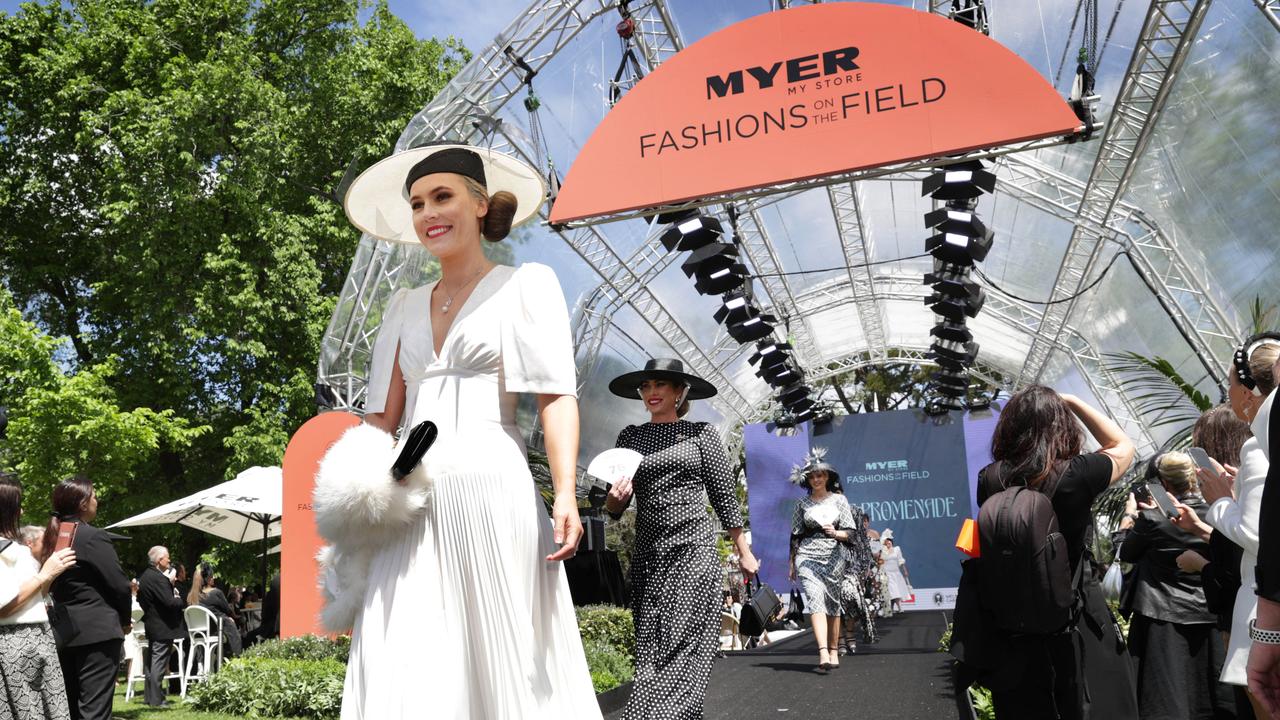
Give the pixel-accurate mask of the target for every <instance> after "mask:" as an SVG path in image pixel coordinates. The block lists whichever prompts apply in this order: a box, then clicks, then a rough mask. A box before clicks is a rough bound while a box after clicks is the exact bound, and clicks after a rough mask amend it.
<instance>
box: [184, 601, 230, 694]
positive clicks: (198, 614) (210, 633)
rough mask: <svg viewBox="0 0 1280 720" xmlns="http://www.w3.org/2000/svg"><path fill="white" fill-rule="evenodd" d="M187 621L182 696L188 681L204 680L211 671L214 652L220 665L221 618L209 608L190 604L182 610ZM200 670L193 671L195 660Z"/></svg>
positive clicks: (219, 665) (185, 692)
mask: <svg viewBox="0 0 1280 720" xmlns="http://www.w3.org/2000/svg"><path fill="white" fill-rule="evenodd" d="M182 615H183V617H184V618H185V619H186V621H187V663H186V666H185V670H184V671H183V677H182V696H183V697H186V696H187V686H188V685H189V684H190V683H193V682H196V681H199V680H205V679H207V678H208V677H209V675H210V674H211V673H212V672H213V667H214V659H215V653H216V658H217V665H218V667H221V666H222V618H220V617H218V616H217V615H215V614H213V613H212V612H210V611H209V610H207V609H205V608H203V607H201V606H199V605H191V606H189V607H187V609H186V610H183V611H182ZM197 659H200V660H201V661H202V662H201V663H200V670H199V672H198V673H196V672H194V668H193V667H192V666H193V665H195V663H196V660H197Z"/></svg>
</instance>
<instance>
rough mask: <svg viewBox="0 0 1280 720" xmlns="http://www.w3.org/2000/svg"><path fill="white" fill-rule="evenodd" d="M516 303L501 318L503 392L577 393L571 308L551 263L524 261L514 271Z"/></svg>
mask: <svg viewBox="0 0 1280 720" xmlns="http://www.w3.org/2000/svg"><path fill="white" fill-rule="evenodd" d="M514 280H515V284H516V287H515V290H516V296H515V298H513V300H512V302H513V303H514V306H513V307H511V308H509V309H508V310H509V311H508V312H506V313H504V314H503V318H502V373H503V379H504V381H505V383H506V390H507V392H517V393H533V394H541V395H573V396H575V397H576V396H577V394H578V376H577V368H576V367H575V366H574V362H573V338H572V336H571V334H570V332H569V311H568V308H567V307H566V306H565V301H564V292H563V291H562V290H561V289H560V281H559V280H557V279H556V275H555V273H554V272H553V271H552V270H551V268H549V267H547V266H546V265H542V264H539V263H526V264H524V265H522V266H520V268H519V269H518V270H516V273H515V278H514Z"/></svg>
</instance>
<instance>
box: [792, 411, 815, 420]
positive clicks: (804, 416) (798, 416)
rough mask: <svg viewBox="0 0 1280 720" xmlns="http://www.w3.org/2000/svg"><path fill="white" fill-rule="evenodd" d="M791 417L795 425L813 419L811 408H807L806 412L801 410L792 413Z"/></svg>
mask: <svg viewBox="0 0 1280 720" xmlns="http://www.w3.org/2000/svg"><path fill="white" fill-rule="evenodd" d="M791 417H792V418H794V419H795V421H796V422H797V423H802V422H804V421H806V420H812V419H813V408H809V409H808V410H801V411H800V412H798V413H794V414H792V416H791Z"/></svg>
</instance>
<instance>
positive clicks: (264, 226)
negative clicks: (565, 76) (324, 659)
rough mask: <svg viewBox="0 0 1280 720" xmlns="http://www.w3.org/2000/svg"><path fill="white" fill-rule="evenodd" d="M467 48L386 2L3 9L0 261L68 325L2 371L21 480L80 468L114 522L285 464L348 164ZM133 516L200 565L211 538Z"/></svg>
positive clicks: (331, 264)
mask: <svg viewBox="0 0 1280 720" xmlns="http://www.w3.org/2000/svg"><path fill="white" fill-rule="evenodd" d="M362 14H363V16H364V17H366V18H367V19H366V20H364V21H361V20H360V17H361V15H362ZM466 59H468V54H467V53H466V51H465V49H463V48H462V47H461V46H460V45H459V44H458V43H457V42H456V41H453V40H446V41H444V42H437V41H435V40H426V41H423V40H419V39H417V38H416V37H415V36H414V34H413V32H412V31H410V30H409V28H408V27H406V26H405V25H404V24H403V23H402V22H401V21H399V20H398V19H396V18H395V17H394V16H393V15H392V14H391V13H390V11H389V10H388V8H387V6H386V3H385V1H384V2H376V3H374V4H373V5H372V6H370V5H369V4H368V3H366V2H364V1H363V0H257V1H255V2H250V1H249V0H157V1H156V2H148V3H138V2H131V1H129V0H68V1H67V2H59V1H55V0H44V1H43V2H30V3H26V4H23V5H22V6H21V8H20V9H19V10H18V12H16V13H14V14H12V15H3V16H0V283H2V284H3V286H4V287H5V288H7V289H8V290H9V291H10V292H11V293H12V295H13V297H14V299H15V301H14V303H13V305H10V306H6V308H9V307H13V306H16V308H17V309H18V310H20V311H21V314H22V316H25V318H27V319H28V320H31V321H34V323H35V325H36V326H37V327H39V328H40V329H41V331H42V332H43V333H45V335H46V336H53V337H62V338H65V342H62V341H54V340H48V339H47V337H46V339H45V340H30V341H26V342H25V344H21V345H20V346H19V347H16V348H13V349H10V348H9V347H8V346H9V345H10V343H9V342H8V341H6V343H5V345H6V348H5V350H3V351H0V358H3V361H4V362H6V363H8V364H9V365H12V366H13V367H12V368H10V367H6V368H5V369H6V370H7V371H9V372H7V373H6V376H7V377H9V378H16V380H13V379H11V380H10V381H9V382H8V383H7V384H5V385H0V393H2V395H0V404H7V405H8V406H10V408H11V409H10V418H11V432H10V438H9V440H8V442H7V443H5V445H4V446H3V447H2V448H0V453H2V454H0V462H3V463H4V464H5V465H6V466H8V467H18V468H19V469H20V470H21V471H22V472H23V477H24V481H25V482H26V483H28V485H29V487H31V490H29V491H28V496H29V497H32V498H36V497H47V492H43V491H42V490H43V489H47V488H48V487H49V486H50V485H52V483H53V482H55V481H56V480H57V479H59V478H60V477H61V476H62V475H65V474H67V473H68V472H69V471H71V470H78V471H83V472H86V473H88V474H90V475H91V476H92V477H93V478H94V479H95V480H96V481H97V482H98V483H99V485H100V486H101V487H102V488H103V489H104V490H105V492H104V493H103V495H104V500H106V501H107V502H104V503H103V505H102V508H101V511H100V514H101V517H102V520H103V521H104V524H107V523H110V522H111V521H113V520H116V519H119V518H121V517H125V516H126V515H128V514H132V513H135V512H139V511H141V510H144V509H148V508H149V507H152V506H154V505H157V504H159V503H161V502H164V501H168V500H171V499H173V498H176V497H180V496H182V495H185V494H189V493H191V492H194V491H196V490H198V489H202V488H206V487H209V486H211V485H214V484H216V483H217V482H220V481H222V480H225V479H228V478H230V477H233V476H234V475H235V474H237V473H238V472H239V471H241V470H243V469H245V468H246V467H248V466H251V465H275V464H279V462H280V460H281V457H282V455H283V451H284V446H285V443H286V441H287V439H288V437H289V435H290V434H291V432H292V431H293V429H294V428H296V427H298V426H299V425H300V424H301V423H302V422H304V421H305V420H306V419H307V418H308V417H310V416H311V415H312V414H313V413H314V403H313V388H312V383H313V381H314V368H315V363H316V358H317V357H318V354H319V341H320V338H321V336H322V334H323V331H324V328H325V325H326V324H327V321H328V319H329V317H330V315H331V312H332V310H333V307H334V302H335V301H334V298H335V297H336V295H337V293H338V292H339V290H340V288H341V284H342V282H343V278H344V277H345V273H346V270H347V266H348V265H349V263H350V258H351V254H352V251H353V249H354V248H355V245H356V241H357V238H358V234H357V232H356V231H355V230H354V229H352V228H351V226H350V225H349V224H348V223H347V222H346V220H345V218H344V216H343V212H342V209H341V207H340V205H339V203H338V202H337V201H336V199H335V197H336V192H337V190H338V188H339V186H340V184H341V180H342V178H343V177H344V175H345V174H346V173H347V171H348V170H349V169H350V170H351V171H352V172H355V171H357V170H359V169H361V168H362V167H365V166H367V165H369V164H371V162H372V161H374V160H375V159H377V158H378V157H380V156H382V155H385V154H386V153H387V152H389V151H390V150H391V149H392V147H393V143H394V141H395V139H396V137H397V136H398V134H399V133H400V131H401V130H402V129H403V128H404V126H405V125H406V124H407V122H408V120H409V119H410V118H411V117H412V116H413V114H414V113H415V112H416V111H417V110H418V109H420V108H421V107H422V106H423V104H424V103H426V102H428V101H429V100H430V99H431V97H432V96H434V94H435V93H436V92H437V91H438V90H439V89H440V88H441V87H443V86H444V84H445V83H446V82H448V80H449V78H451V77H452V76H453V74H454V73H456V72H457V70H458V69H459V68H460V67H461V65H462V63H463V62H465V60H466ZM4 313H5V315H6V320H5V322H6V323H7V325H6V329H7V331H8V330H9V329H10V328H9V326H10V325H12V323H13V322H14V320H13V319H12V315H11V313H10V311H9V310H8V309H5V310H4ZM10 334H12V333H10ZM8 337H9V335H6V340H7V338H8ZM32 388H35V389H32ZM23 398H25V400H24V399H23ZM113 434H115V436H116V438H117V441H116V442H114V443H110V444H108V443H105V442H98V441H97V440H96V438H106V437H110V436H112V435H113ZM133 535H134V538H135V542H134V545H136V546H141V547H144V548H145V547H146V546H147V545H148V544H151V543H153V542H164V543H165V544H169V545H170V546H171V550H173V554H174V558H175V560H176V561H180V562H185V563H187V564H190V563H191V562H192V561H193V560H194V559H195V557H197V556H199V555H200V554H201V553H202V552H203V551H204V550H205V548H206V547H208V545H209V543H210V542H211V541H210V539H209V537H208V536H205V535H202V534H200V533H198V532H196V531H178V530H175V529H174V528H172V527H168V528H158V529H149V528H142V529H139V530H138V531H136V532H135V533H133ZM260 551H261V548H259V547H257V545H255V544H249V545H247V546H237V547H235V548H233V549H230V550H228V551H227V552H226V555H227V557H226V558H224V560H229V562H226V563H224V565H223V568H222V570H223V572H224V574H226V577H227V579H228V580H232V581H236V580H237V579H238V575H237V573H238V574H239V576H241V577H243V578H249V577H256V575H257V567H256V566H257V562H256V557H255V555H256V553H257V552H260ZM135 554H138V555H140V553H135ZM126 562H128V560H127V561H126ZM136 562H137V563H138V564H141V562H142V560H141V558H140V557H139V558H137V559H136Z"/></svg>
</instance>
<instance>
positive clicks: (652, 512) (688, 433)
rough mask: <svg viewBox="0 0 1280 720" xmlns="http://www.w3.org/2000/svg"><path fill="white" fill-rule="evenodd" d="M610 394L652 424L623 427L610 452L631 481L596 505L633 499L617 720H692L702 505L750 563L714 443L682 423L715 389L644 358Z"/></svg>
mask: <svg viewBox="0 0 1280 720" xmlns="http://www.w3.org/2000/svg"><path fill="white" fill-rule="evenodd" d="M609 390H610V391H611V392H613V394H615V395H618V396H620V397H625V398H634V397H637V395H638V396H639V398H640V399H641V400H643V401H644V404H645V409H646V410H648V411H649V413H650V415H651V417H652V419H651V420H650V422H647V423H645V424H643V425H628V426H627V427H625V428H623V430H622V432H621V433H620V434H619V435H618V443H617V446H618V447H621V448H628V449H631V450H635V451H637V452H639V453H640V454H641V455H644V460H643V461H642V462H641V463H640V467H639V468H638V469H637V470H636V473H635V477H633V478H631V479H625V478H623V479H620V480H619V481H618V482H616V483H614V485H613V487H612V488H611V489H610V491H609V498H608V500H607V501H606V504H605V507H606V509H608V511H609V513H610V514H611V515H613V516H614V517H615V518H617V517H620V516H621V514H622V511H623V510H625V509H626V507H627V505H629V504H630V502H631V496H632V492H633V488H634V493H635V497H636V544H635V548H634V549H633V550H632V553H631V609H632V613H633V616H634V618H635V626H636V674H635V682H634V685H633V686H632V690H631V697H630V699H629V700H628V701H627V708H626V712H625V715H624V717H625V718H626V720H659V719H662V720H667V719H668V718H669V719H672V720H675V719H677V718H678V719H681V720H684V719H686V718H688V719H696V718H701V717H702V704H703V698H704V696H705V695H706V691H707V680H708V679H709V678H710V676H711V663H712V660H713V658H714V657H715V651H716V647H717V644H718V643H717V633H718V632H719V628H720V585H721V570H720V559H719V557H718V555H717V553H716V536H715V532H714V530H713V528H712V525H711V518H710V517H709V516H708V515H707V511H706V506H707V503H708V501H710V504H711V507H712V508H714V509H715V512H716V515H717V516H719V518H720V524H721V525H722V526H723V527H725V528H726V529H727V530H728V532H729V537H730V538H732V540H733V543H734V547H735V549H736V552H737V553H738V557H739V558H741V564H742V571H743V574H744V575H747V576H751V575H754V574H755V572H756V570H757V569H758V568H759V567H760V563H759V562H757V561H756V558H755V555H753V554H752V553H751V547H750V545H748V544H747V540H746V537H745V536H744V535H743V533H742V513H741V511H740V510H739V508H738V499H737V496H736V495H735V493H734V488H733V473H732V469H731V468H730V465H729V458H728V457H727V456H726V454H725V450H724V445H723V444H722V443H721V441H720V436H719V434H718V433H717V432H716V430H715V428H714V427H712V426H711V425H710V424H708V423H693V422H689V421H687V420H684V419H682V418H683V416H684V415H685V413H687V412H688V410H689V401H690V400H700V399H703V398H709V397H711V396H713V395H715V394H716V389H715V387H714V386H713V385H711V384H710V383H708V382H707V381H705V380H703V379H702V378H699V377H697V376H695V375H691V374H689V373H687V372H685V371H684V365H683V363H681V362H680V361H679V360H668V359H658V360H650V361H649V362H647V363H646V364H645V368H644V370H638V371H635V372H630V373H626V374H624V375H621V376H619V377H617V378H614V380H613V381H612V382H610V383H609Z"/></svg>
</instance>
